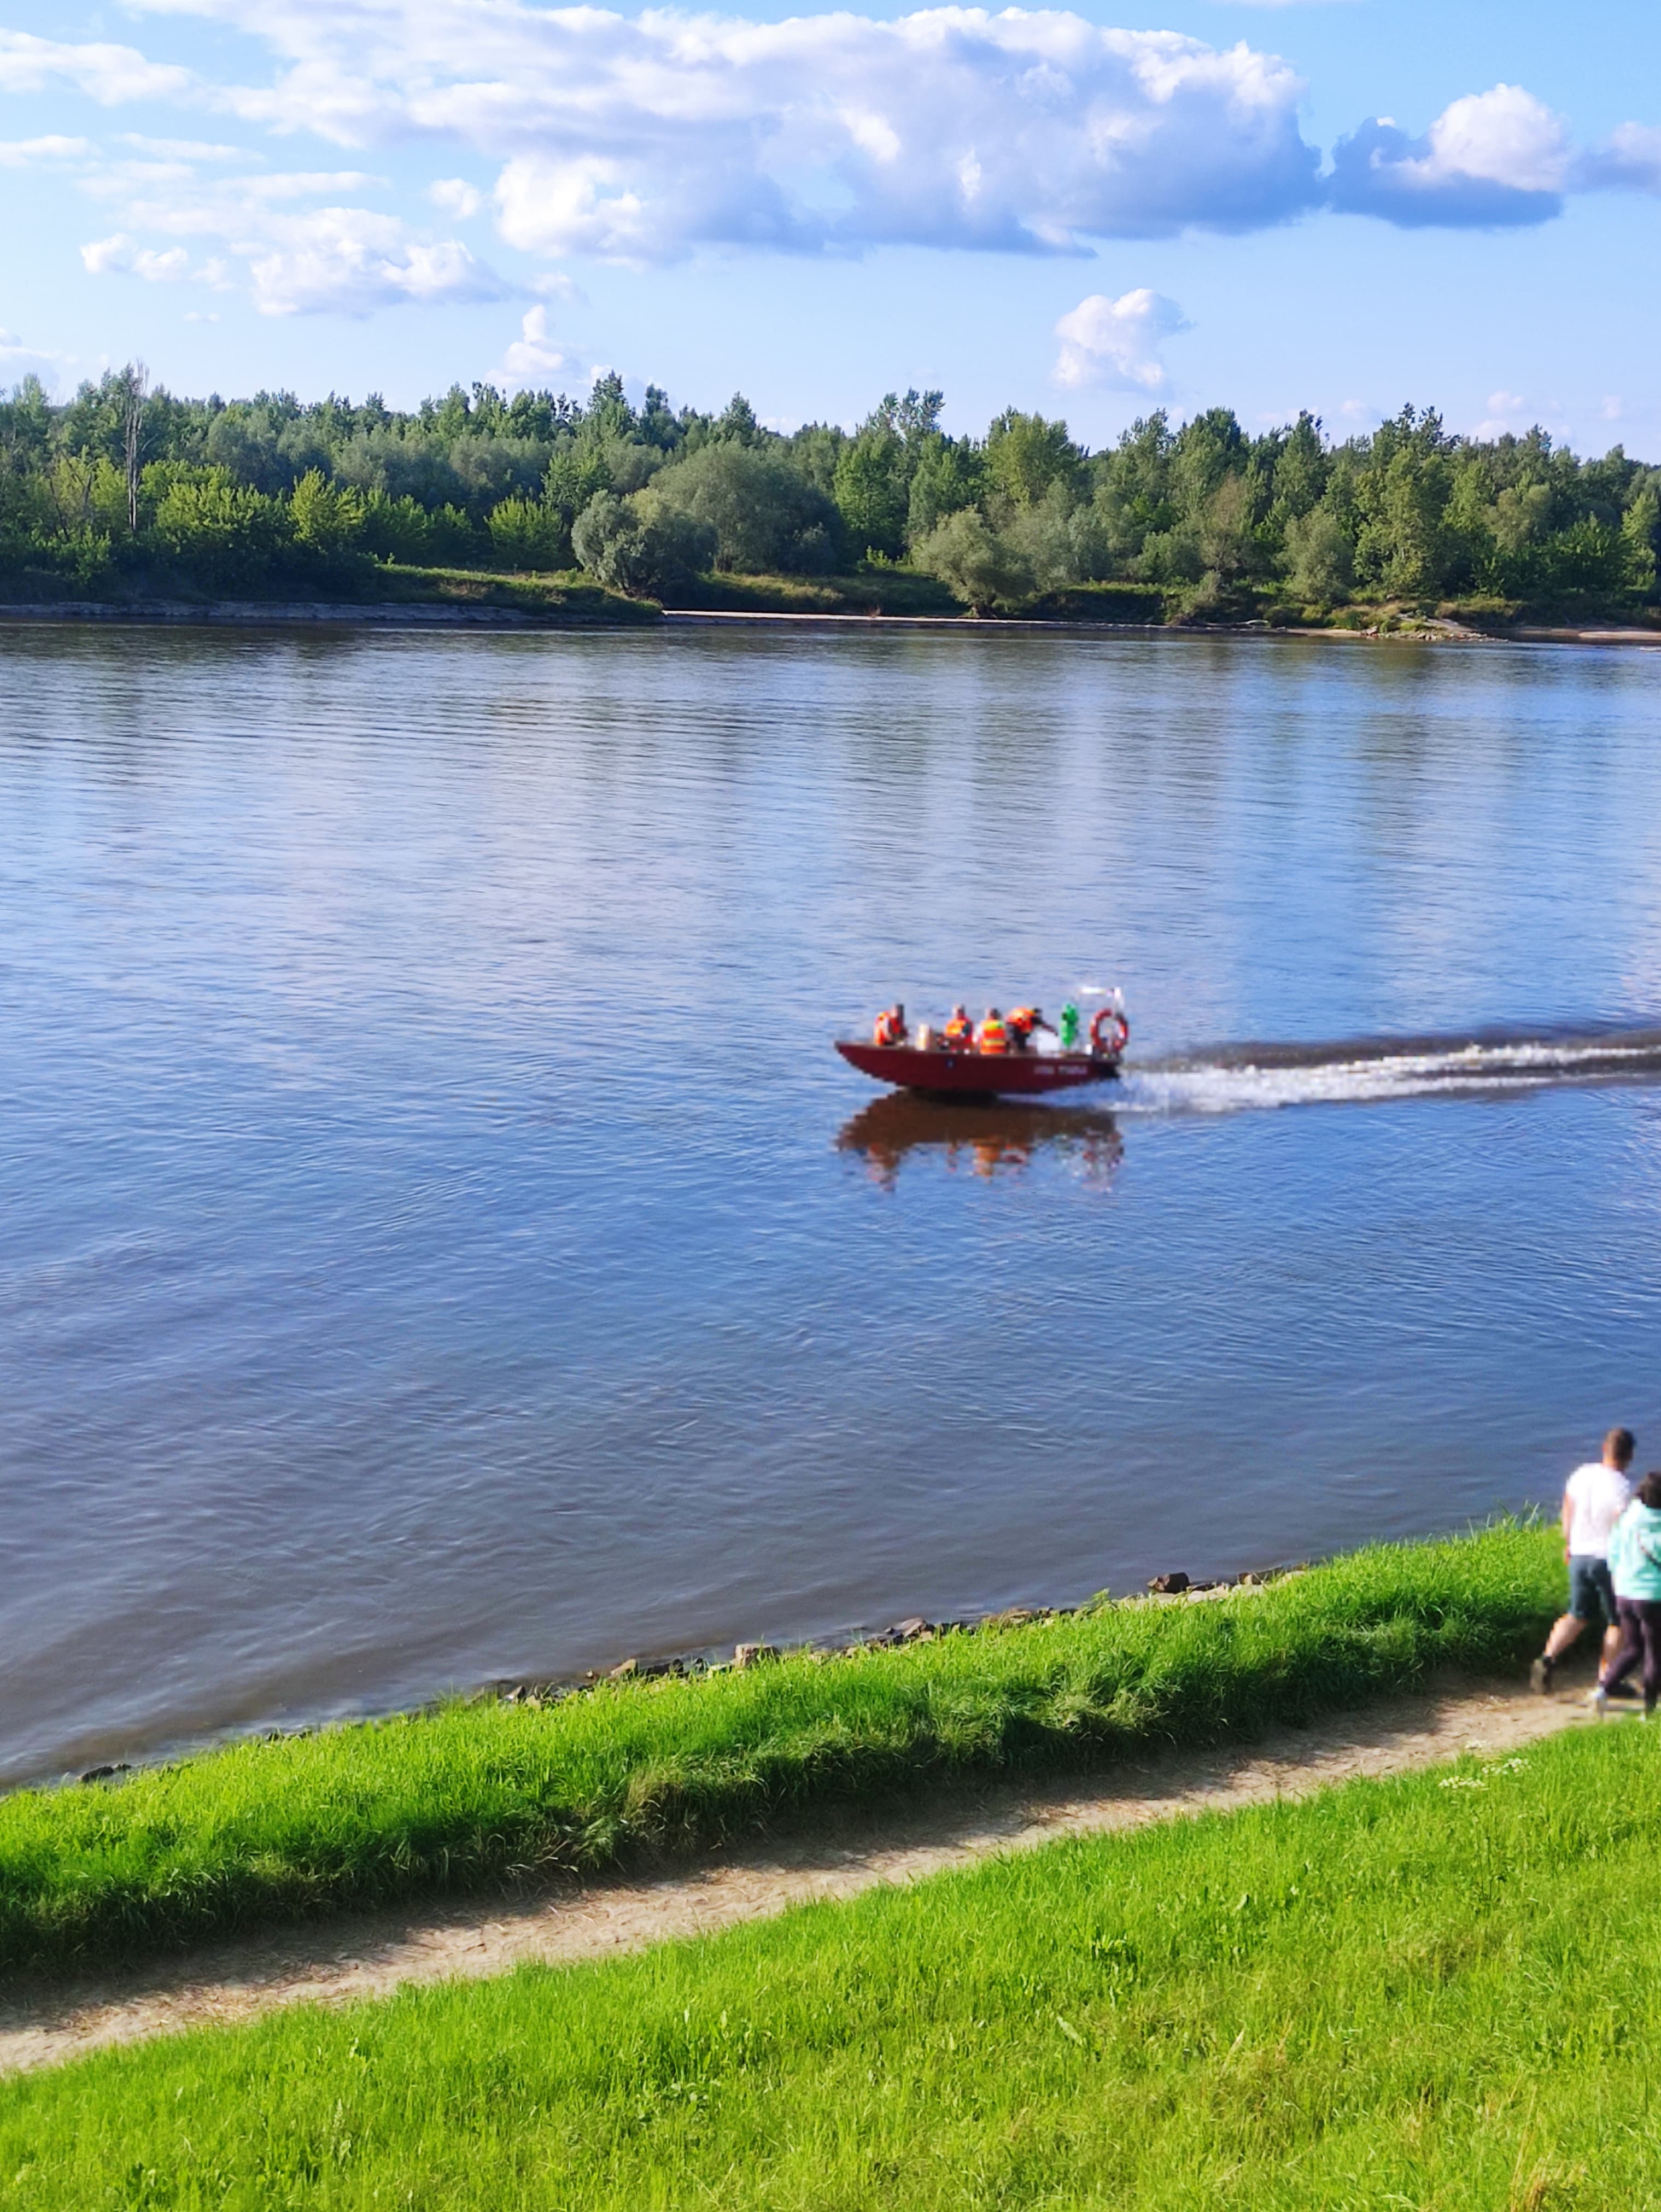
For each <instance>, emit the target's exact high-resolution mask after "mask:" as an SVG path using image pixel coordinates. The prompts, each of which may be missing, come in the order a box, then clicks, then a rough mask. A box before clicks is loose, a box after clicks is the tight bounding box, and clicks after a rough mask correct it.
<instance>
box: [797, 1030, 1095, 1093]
mask: <svg viewBox="0 0 1661 2212" xmlns="http://www.w3.org/2000/svg"><path fill="white" fill-rule="evenodd" d="M837 1051H838V1052H839V1053H840V1054H842V1056H843V1059H844V1060H846V1061H847V1062H848V1064H849V1066H850V1067H857V1068H858V1070H859V1072H860V1073H861V1075H868V1076H870V1077H871V1078H872V1079H873V1080H874V1081H875V1082H878V1083H891V1084H893V1085H896V1086H897V1088H898V1089H900V1090H903V1091H923V1092H925V1093H926V1094H927V1095H928V1097H931V1098H1043V1097H1049V1095H1050V1093H1051V1092H1052V1091H1077V1090H1079V1089H1080V1087H1081V1086H1082V1085H1085V1084H1086V1083H1110V1082H1111V1081H1112V1080H1113V1079H1114V1077H1115V1076H1116V1075H1117V1073H1118V1072H1119V1062H1118V1058H1117V1055H1116V1054H1115V1055H1112V1056H1110V1055H1108V1054H1105V1053H1103V1054H1096V1053H1087V1052H1007V1053H1000V1052H919V1051H918V1050H917V1049H916V1047H915V1046H913V1045H909V1044H856V1043H854V1042H851V1041H850V1040H849V1039H846V1038H843V1037H838V1038H837Z"/></svg>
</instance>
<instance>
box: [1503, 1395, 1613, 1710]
mask: <svg viewBox="0 0 1661 2212" xmlns="http://www.w3.org/2000/svg"><path fill="white" fill-rule="evenodd" d="M1634 1449H1636V1447H1635V1446H1634V1443H1633V1435H1632V1431H1631V1430H1630V1429H1611V1430H1610V1431H1609V1434H1608V1436H1606V1437H1604V1439H1603V1459H1602V1460H1601V1461H1596V1460H1588V1461H1587V1462H1586V1464H1585V1466H1584V1467H1577V1468H1575V1470H1574V1473H1573V1474H1572V1475H1571V1476H1570V1477H1569V1479H1568V1480H1567V1483H1566V1484H1565V1485H1564V1486H1563V1515H1562V1518H1563V1557H1564V1559H1565V1561H1566V1562H1567V1566H1568V1571H1569V1606H1568V1611H1567V1613H1562V1614H1561V1615H1560V1616H1559V1617H1558V1619H1557V1620H1555V1621H1554V1622H1553V1624H1552V1631H1551V1634H1550V1635H1549V1636H1548V1638H1546V1648H1545V1650H1543V1651H1542V1653H1541V1655H1540V1656H1539V1657H1538V1658H1537V1659H1536V1661H1535V1662H1534V1665H1533V1668H1532V1669H1531V1670H1530V1675H1529V1680H1530V1681H1531V1682H1532V1683H1533V1685H1534V1686H1535V1688H1536V1690H1542V1691H1544V1690H1548V1689H1550V1687H1551V1678H1552V1675H1553V1674H1554V1673H1555V1670H1556V1666H1557V1662H1558V1661H1559V1660H1560V1659H1561V1657H1562V1656H1563V1654H1564V1653H1565V1652H1566V1651H1567V1650H1568V1648H1569V1646H1570V1645H1571V1644H1573V1642H1574V1641H1575V1640H1576V1638H1578V1637H1579V1633H1580V1632H1581V1630H1582V1629H1583V1628H1584V1627H1585V1625H1586V1623H1587V1622H1588V1621H1589V1620H1590V1621H1594V1622H1596V1623H1597V1626H1599V1627H1600V1628H1602V1630H1603V1660H1602V1662H1601V1663H1600V1665H1599V1667H1598V1669H1597V1673H1598V1677H1599V1680H1600V1681H1601V1680H1602V1678H1603V1675H1604V1674H1607V1673H1608V1671H1609V1668H1610V1667H1611V1666H1612V1665H1613V1664H1614V1661H1615V1653H1616V1652H1617V1651H1618V1650H1620V1648H1621V1630H1620V1628H1619V1627H1618V1626H1617V1625H1616V1614H1615V1585H1614V1583H1613V1582H1612V1581H1611V1580H1610V1577H1609V1538H1610V1537H1611V1536H1612V1535H1613V1534H1614V1533H1615V1523H1616V1522H1617V1521H1619V1520H1620V1518H1621V1515H1622V1514H1623V1513H1624V1512H1625V1511H1626V1510H1627V1506H1628V1501H1629V1500H1630V1498H1631V1497H1632V1485H1631V1484H1630V1483H1629V1482H1628V1480H1627V1469H1628V1468H1629V1467H1630V1466H1631V1465H1632V1455H1633V1452H1634Z"/></svg>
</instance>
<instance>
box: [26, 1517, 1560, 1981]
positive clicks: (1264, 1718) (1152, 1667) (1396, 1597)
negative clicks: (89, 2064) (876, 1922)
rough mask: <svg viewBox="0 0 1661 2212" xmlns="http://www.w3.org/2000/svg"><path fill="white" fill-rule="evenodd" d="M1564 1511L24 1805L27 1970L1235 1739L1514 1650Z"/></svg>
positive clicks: (311, 1746) (177, 1769)
mask: <svg viewBox="0 0 1661 2212" xmlns="http://www.w3.org/2000/svg"><path fill="white" fill-rule="evenodd" d="M1560 1572H1561V1567H1560V1565H1559V1560H1558V1552H1557V1543H1556V1540H1555V1535H1554V1534H1553V1532H1551V1531H1548V1530H1545V1529H1542V1528H1535V1527H1532V1526H1526V1525H1520V1524H1518V1523H1515V1522H1507V1523H1503V1524H1500V1525H1499V1526H1496V1527H1494V1528H1488V1529H1485V1530H1483V1531H1482V1532H1481V1533H1480V1534H1475V1535H1472V1536H1469V1537H1465V1538H1460V1539H1455V1540H1451V1541H1445V1542H1438V1543H1428V1544H1415V1545H1377V1546H1373V1547H1370V1548H1369V1549H1367V1550H1366V1551H1362V1552H1358V1553H1353V1554H1351V1555H1349V1556H1348V1557H1345V1558H1342V1559H1335V1560H1333V1561H1331V1562H1329V1564H1327V1565H1322V1566H1319V1567H1316V1568H1313V1569H1311V1570H1310V1571H1308V1572H1307V1573H1305V1574H1302V1575H1299V1576H1295V1577H1288V1578H1287V1579H1285V1580H1283V1581H1281V1582H1277V1583H1270V1584H1269V1586H1268V1587H1267V1588H1265V1589H1261V1590H1253V1591H1241V1592H1238V1593H1236V1594H1233V1595H1229V1596H1226V1597H1223V1598H1220V1599H1215V1600H1207V1601H1203V1602H1198V1603H1185V1604H1171V1605H1155V1604H1151V1603H1147V1602H1130V1603H1120V1604H1110V1603H1103V1604H1099V1605H1098V1606H1096V1607H1091V1608H1087V1609H1086V1610H1085V1611H1084V1612H1081V1613H1075V1614H1072V1615H1069V1616H1067V1617H1064V1618H1059V1619H1055V1620H1043V1621H1039V1622H1035V1623H1031V1624H1028V1625H1024V1626H1017V1627H1010V1628H998V1627H995V1626H986V1627H983V1628H981V1629H978V1630H976V1631H973V1632H962V1633H955V1634H952V1635H948V1636H944V1637H942V1638H939V1639H938V1640H937V1641H935V1642H933V1643H924V1644H911V1645H907V1646H904V1647H902V1648H898V1649H885V1650H870V1651H866V1652H856V1653H853V1654H846V1655H839V1656H834V1657H825V1656H818V1655H812V1654H800V1655H797V1656H793V1657H790V1658H787V1659H784V1660H782V1661H781V1662H778V1663H776V1664H774V1665H770V1666H767V1667H764V1668H755V1669H751V1670H746V1671H745V1672H742V1673H724V1674H712V1675H709V1676H703V1677H694V1678H691V1679H684V1680H683V1679H675V1678H668V1679H663V1680H649V1681H643V1682H620V1683H617V1684H607V1685H605V1686H602V1687H601V1688H599V1689H598V1690H596V1691H594V1692H592V1693H590V1694H586V1695H582V1696H577V1697H573V1698H570V1699H566V1700H564V1701H563V1702H562V1703H560V1704H558V1705H554V1706H552V1707H551V1708H548V1709H545V1710H537V1709H534V1708H527V1707H524V1706H510V1705H495V1704H488V1705H487V1704H470V1705H452V1706H449V1707H446V1708H444V1709H441V1710H440V1711H435V1712H429V1713H423V1714H419V1715H415V1716H411V1717H407V1718H404V1719H399V1720H389V1721H382V1722H375V1723H356V1724H353V1725H350V1726H345V1727H340V1728H333V1729H326V1730H324V1731H322V1732H320V1733H319V1734H317V1735H307V1736H298V1737H291V1738H287V1739H279V1740H277V1741H270V1740H267V1741H255V1742H247V1743H242V1744H238V1745H234V1746H232V1747H228V1748H227V1749H224V1750H221V1751H216V1752H212V1753H207V1754H204V1755H203V1756H202V1757H199V1758H193V1759H184V1760H181V1761H180V1762H179V1763H178V1764H177V1765H171V1766H166V1767H161V1768H157V1769H154V1770H150V1771H141V1772H138V1773H135V1774H133V1775H131V1776H130V1777H128V1778H125V1780H122V1781H120V1782H119V1783H117V1784H114V1785H113V1786H110V1785H106V1784H76V1785H72V1786H70V1787H66V1788H63V1789H58V1790H25V1791H19V1792H17V1793H16V1794H15V1795H14V1796H10V1797H9V1798H7V1799H5V1800H3V1801H0V1966H9V1967H19V1966H37V1967H48V1966H64V1965H68V1964H70V1963H73V1962H75V1961H76V1960H84V1959H86V1958H87V1957H88V1956H91V1955H97V1956H100V1957H108V1956H111V1955H113V1954H125V1955H130V1956H131V1955H136V1954H140V1953H143V1952H144V1951H147V1950H154V1949H155V1948H158V1947H161V1946H165V1945H170V1944H179V1943H182V1942H189V1941H192V1940H196V1939H200V1938H204V1937H207V1936H223V1935H225V1934H228V1933H229V1932H232V1931H234V1930H235V1929H240V1928H244V1927H246V1926H248V1925H250V1924H253V1923H269V1922H272V1921H276V1920H283V1919H292V1918H295V1917H300V1916H302V1915H306V1914H309V1913H315V1912H319V1911H326V1910H330V1909H338V1908H340V1907H344V1906H365V1905H378V1904H385V1903H387V1902H391V1901H392V1900H395V1899H407V1898H410V1897H412V1896H415V1895H417V1894H419V1893H435V1892H439V1891H446V1890H450V1891H453V1890H458V1889H463V1888H466V1887H478V1886H480V1885H483V1884H489V1883H496V1882H511V1881H517V1880H520V1879H522V1878H524V1877H526V1876H528V1875H535V1874H537V1873H538V1872H542V1871H545V1870H551V1869H556V1868H568V1869H597V1868H600V1867H604V1866H606V1865H609V1864H612V1863H616V1862H617V1861H618V1859H620V1858H621V1857H624V1856H625V1855H627V1854H630V1853H639V1852H642V1851H647V1850H653V1851H684V1850H691V1849H695V1848H698V1847H702V1846H707V1845H709V1844H716V1843H719V1842H721V1841H722V1840H725V1839H727V1838H733V1837H734V1836H737V1835H739V1834H742V1833H745V1832H752V1831H754V1830H756V1829H758V1828H760V1827H761V1826H764V1825H765V1824H766V1823H768V1822H770V1821H772V1820H778V1819H780V1818H781V1817H783V1816H786V1815H788V1814H794V1813H800V1812H801V1811H804V1810H806V1809H807V1808H812V1807H814V1806H817V1805H824V1804H827V1803H830V1802H836V1801H842V1802H847V1801H850V1800H856V1799H860V1798H867V1797H872V1796H877V1795H879V1794H881V1793H884V1792H887V1791H891V1790H895V1789H897V1788H901V1787H914V1786H916V1785H918V1784H925V1783H928V1782H930V1781H940V1780H951V1779H957V1778H967V1777H970V1776H972V1775H981V1776H984V1775H989V1774H994V1773H998V1772H1007V1771H1028V1772H1031V1771H1037V1770H1040V1769H1045V1768H1050V1769H1055V1768H1060V1767H1064V1766H1074V1767H1082V1766H1086V1765H1092V1764H1098V1763H1101V1762H1104V1761H1110V1760H1112V1759H1115V1758H1116V1757H1119V1756H1121V1755H1123V1753H1126V1752H1129V1751H1133V1750H1141V1749H1142V1748H1145V1747H1148V1746H1150V1745H1153V1744H1159V1743H1185V1744H1201V1743H1214V1742H1218V1741H1222V1740H1224V1739H1226V1738H1229V1737H1234V1736H1244V1735H1250V1734H1251V1733H1252V1732H1253V1731H1254V1730H1255V1729H1258V1728H1260V1727H1261V1726H1262V1725H1263V1724H1264V1723H1267V1722H1270V1721H1297V1720H1299V1719H1304V1718H1307V1717H1312V1716H1313V1715H1315V1714H1317V1713H1318V1712H1320V1711H1323V1710H1327V1709H1330V1708H1333V1707H1336V1706H1342V1705H1356V1704H1360V1703H1361V1702H1363V1701H1365V1700H1366V1699H1369V1698H1372V1697H1375V1696H1378V1695H1379V1694H1381V1693H1384V1692H1390V1691H1396V1690H1401V1689H1404V1688H1409V1687H1411V1686H1415V1685H1416V1684H1418V1683H1420V1682H1421V1681H1422V1680H1424V1678H1425V1677H1426V1676H1427V1675H1428V1674H1433V1672H1435V1671H1437V1670H1439V1669H1443V1668H1460V1669H1465V1670H1482V1669H1488V1668H1500V1667H1504V1666H1506V1665H1509V1664H1512V1663H1514V1662H1516V1661H1517V1660H1518V1659H1519V1658H1520V1657H1521V1656H1524V1654H1525V1653H1526V1652H1527V1650H1529V1649H1530V1646H1531V1645H1533V1644H1536V1641H1537V1639H1538V1638H1539V1635H1540V1633H1541V1631H1542V1626H1543V1624H1544V1623H1545V1621H1546V1620H1548V1618H1549V1616H1550V1614H1551V1613H1553V1612H1554V1611H1555V1608H1556V1604H1557V1601H1558V1589H1557V1583H1558V1577H1559V1575H1560Z"/></svg>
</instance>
